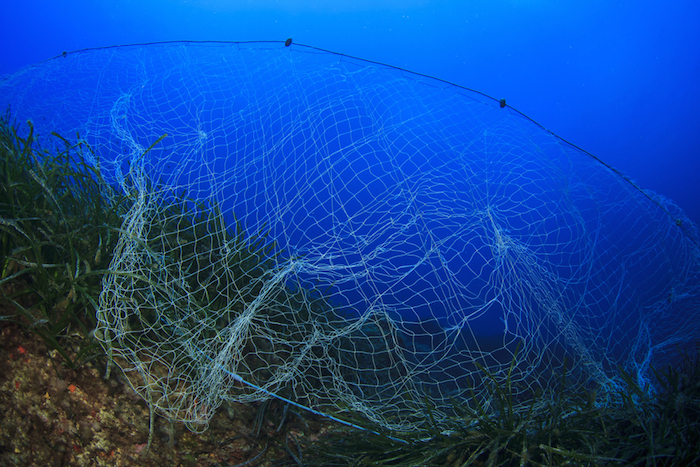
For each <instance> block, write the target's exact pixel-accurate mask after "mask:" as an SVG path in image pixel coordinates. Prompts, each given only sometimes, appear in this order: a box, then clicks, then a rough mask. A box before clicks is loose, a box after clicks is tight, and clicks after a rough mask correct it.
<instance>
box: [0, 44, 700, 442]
mask: <svg viewBox="0 0 700 467" xmlns="http://www.w3.org/2000/svg"><path fill="white" fill-rule="evenodd" d="M0 97H1V98H2V100H1V101H0V103H3V104H4V103H11V104H12V111H13V113H14V115H15V116H18V117H20V118H26V117H33V118H34V123H35V125H36V126H37V128H38V129H44V131H45V132H48V131H51V130H55V131H57V132H59V133H61V134H62V135H64V136H69V135H73V134H75V132H76V131H78V132H79V134H80V137H81V138H83V139H84V140H86V141H87V142H89V143H90V144H91V145H92V146H93V147H94V148H96V151H97V153H98V154H99V156H100V162H99V163H100V167H101V170H102V173H103V176H105V178H106V179H108V180H111V181H113V183H115V185H119V186H121V187H122V189H123V190H124V191H126V192H128V193H130V194H131V200H132V202H133V207H132V208H131V209H130V211H129V212H128V214H127V215H126V217H125V219H124V223H123V226H122V229H121V236H120V240H119V243H118V246H117V248H116V250H115V252H114V259H113V261H112V264H111V266H110V269H111V270H112V271H113V272H112V274H110V275H109V276H108V278H107V279H106V280H105V283H104V290H103V294H102V297H101V300H100V309H99V311H98V319H99V329H98V332H97V335H99V336H101V338H102V340H103V342H104V345H105V348H106V349H108V351H109V352H110V354H111V356H112V357H113V359H114V362H115V363H116V364H117V365H119V366H120V367H121V369H122V370H123V371H124V372H125V374H126V376H127V377H128V379H129V382H130V384H131V385H132V386H133V387H134V389H136V391H137V392H138V393H139V394H141V395H142V396H143V397H144V398H145V399H146V400H147V401H148V402H149V403H150V404H151V406H152V407H154V408H155V409H156V410H157V411H158V412H159V413H160V414H162V415H163V416H165V417H168V418H170V419H173V420H181V421H185V422H188V424H189V426H190V427H191V428H192V429H195V430H196V429H203V428H204V427H206V423H207V421H208V420H209V418H210V417H211V415H212V413H213V411H214V410H215V409H216V408H217V407H218V406H219V404H221V402H222V401H224V400H235V401H242V402H245V401H252V400H261V399H267V398H269V397H271V396H277V397H284V398H286V399H289V400H292V401H295V402H296V403H299V404H301V405H304V406H307V407H310V408H312V409H314V410H316V411H318V412H323V413H336V414H337V413H342V412H344V411H347V412H352V413H354V414H358V413H359V414H362V415H363V416H365V417H367V418H368V419H369V420H372V421H374V422H377V423H379V424H380V425H382V426H384V427H387V428H390V429H396V430H411V429H415V427H417V426H420V425H421V424H422V423H424V422H425V417H426V400H429V401H430V402H429V403H430V404H431V407H433V409H432V411H431V412H432V416H433V417H434V418H435V419H436V420H437V422H438V423H439V421H440V419H441V418H442V417H445V416H447V415H449V414H450V410H451V407H452V404H453V403H454V401H459V400H461V399H463V398H471V397H473V396H475V397H478V398H488V391H486V390H485V389H484V386H483V385H482V384H481V378H482V375H483V373H482V372H481V370H479V368H478V366H479V365H481V366H482V367H484V368H487V369H488V370H489V371H490V372H491V373H492V374H494V375H499V374H500V375H502V374H503V373H504V372H506V371H507V370H508V368H509V367H510V364H511V361H512V360H513V357H514V355H515V351H516V347H517V346H518V345H519V346H520V348H519V351H518V353H517V357H516V365H515V369H514V374H513V380H514V381H518V382H521V383H523V384H522V386H521V387H524V388H525V387H526V388H529V389H535V388H538V387H540V388H547V387H551V386H553V385H556V384H558V382H559V375H560V374H561V369H562V365H563V364H564V359H565V358H566V359H567V361H568V365H567V366H568V367H569V368H573V369H572V370H571V372H570V375H569V381H571V382H572V384H574V383H577V384H590V385H596V386H599V387H600V392H601V393H604V392H605V390H610V389H614V388H615V387H616V386H617V384H618V377H617V374H618V366H620V367H622V368H624V369H626V370H627V371H631V372H633V373H634V374H635V375H636V376H637V378H638V379H639V380H640V381H645V379H646V378H647V376H648V374H649V365H650V364H659V363H660V362H663V361H664V359H665V358H667V357H668V354H669V352H671V351H674V350H675V346H676V345H683V344H684V343H686V342H688V341H690V340H692V339H693V338H694V337H695V336H697V335H698V323H700V321H699V320H698V319H697V317H698V310H699V301H698V292H699V291H700V290H699V279H698V277H699V274H700V262H699V255H698V248H697V234H696V231H695V228H694V226H693V225H692V224H691V223H690V222H689V221H688V220H687V219H685V218H684V216H683V214H682V213H681V212H680V210H679V209H678V208H676V207H675V205H673V204H672V203H671V202H669V201H668V200H665V199H663V198H661V197H659V196H656V195H654V194H652V193H648V192H642V191H641V190H639V189H638V188H637V187H636V186H634V185H633V184H632V183H631V182H629V181H628V180H627V179H625V178H624V177H622V176H620V174H619V173H617V172H616V171H614V170H611V169H610V168H608V167H606V166H605V165H604V164H601V163H600V162H599V161H597V160H596V159H595V158H593V157H591V156H590V155H588V154H586V153H584V152H583V151H581V150H579V149H577V148H575V147H572V146H571V145H570V144H568V143H566V142H564V141H562V140H561V139H559V138H557V137H555V136H554V135H552V134H550V133H549V132H547V131H546V130H544V129H543V128H541V127H539V126H538V125H536V124H535V123H533V122H532V121H530V120H529V119H527V118H526V117H524V116H522V115H521V114H519V113H518V112H516V111H514V110H513V109H511V108H510V107H505V108H500V106H499V103H498V102H496V101H494V100H493V99H491V98H488V97H486V96H483V95H481V94H479V93H476V92H473V91H470V90H466V89H464V88H460V87H458V86H455V85H451V84H448V83H444V82H441V81H439V80H435V79H432V78H427V77H423V76H419V75H415V74H412V73H409V72H406V71H403V70H399V69H395V68H391V67H387V66H383V65H378V64H375V63H368V62H364V61H361V60H357V59H351V58H348V57H344V56H340V55H337V54H333V53H328V52H324V51H319V50H317V49H313V48H309V47H304V46H298V45H292V46H291V47H284V46H283V45H282V44H280V43H250V44H192V43H175V44H159V45H144V46H129V47H118V48H109V49H99V50H89V51H84V52H78V53H72V54H68V55H66V56H64V57H58V58H56V59H52V60H49V61H47V62H44V63H42V64H39V65H37V66H35V67H32V68H30V69H28V70H25V71H24V72H22V73H19V74H17V75H15V76H13V77H11V78H9V79H6V80H5V81H4V82H2V83H1V84H0ZM164 133H167V135H168V136H167V137H166V138H164V139H163V140H162V141H161V142H159V143H158V144H156V145H155V146H154V147H153V148H152V149H151V150H149V151H146V149H147V148H148V147H149V146H150V145H151V144H152V143H153V142H154V141H156V140H157V139H158V138H159V137H160V136H161V135H162V134H164ZM96 162H97V161H96ZM472 391H473V393H472ZM472 394H473V395H472Z"/></svg>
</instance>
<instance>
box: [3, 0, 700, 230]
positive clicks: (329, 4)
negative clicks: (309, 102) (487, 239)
mask: <svg viewBox="0 0 700 467" xmlns="http://www.w3.org/2000/svg"><path fill="white" fill-rule="evenodd" d="M3 3H4V5H3V16H4V17H5V18H6V20H5V22H4V23H5V24H4V26H3V32H4V39H3V45H2V46H0V47H1V48H2V49H1V50H2V53H0V76H4V75H8V74H12V73H15V72H17V71H19V70H20V69H22V68H24V67H27V66H29V65H32V64H34V63H37V62H40V61H42V60H45V59H48V58H51V57H54V56H56V55H59V54H61V53H62V52H64V51H67V52H70V51H74V50H78V49H83V48H90V47H100V46H111V45H116V44H130V43H142V42H153V41H169V40H221V41H243V40H285V39H286V38H288V37H291V38H293V40H294V42H295V43H300V44H308V45H313V46H316V47H320V48H323V49H328V50H332V51H335V52H340V53H344V54H348V55H352V56H356V57H358V58H363V59H367V60H374V61H378V62H382V63H386V64H389V65H394V66H398V67H402V68H406V69H408V70H411V71H415V72H419V73H423V74H427V75H431V76H434V77H437V78H441V79H444V80H447V81H450V82H453V83H455V84H458V85H461V86H465V87H468V88H471V89H475V90H477V91H480V92H483V93H485V94H488V95H490V96H493V97H495V98H498V99H500V98H505V99H507V102H508V104H509V105H510V106H512V107H514V108H516V109H518V110H519V111H521V112H523V113H524V114H526V115H528V116H529V117H530V118H532V119H533V120H535V121H537V122H538V123H540V124H541V125H543V126H544V127H545V128H547V129H549V130H550V131H552V132H554V133H555V134H557V135H559V136H560V137H562V138H564V139H565V140H567V141H569V142H571V143H573V144H575V145H577V146H579V147H581V148H582V149H584V150H586V151H588V152H590V153H592V154H594V155H595V156H597V157H599V158H600V159H602V160H603V161H605V162H607V163H608V164H610V165H611V166H613V167H615V168H617V169H619V170H621V171H622V172H623V173H625V174H626V175H628V176H629V177H631V178H632V179H633V180H635V181H636V182H637V183H638V184H639V185H640V186H642V187H644V188H646V189H651V190H653V191H655V192H657V193H659V194H662V195H664V196H666V197H668V198H670V199H672V200H673V201H674V202H675V203H676V204H678V206H679V207H681V208H682V209H683V210H684V211H685V212H686V214H687V215H688V217H689V218H690V219H691V220H693V221H694V222H696V223H697V222H699V221H700V183H698V182H697V179H698V175H699V174H700V131H699V129H700V121H699V119H698V116H697V112H696V110H695V109H697V108H698V105H700V87H698V85H697V83H698V82H700V53H698V50H700V29H699V28H698V27H697V24H699V23H700V4H698V3H697V2H693V1H664V2H662V1H645V0H643V1H630V0H625V1H618V2H609V1H604V0H593V1H588V2H575V1H560V2H552V1H544V0H506V1H489V0H478V1H448V0H442V1H427V0H324V1H313V0H278V1H274V0H211V1H198V0H189V1H122V0H111V1H103V0H99V1H79V0H73V1H64V2H54V1H34V2H10V1H7V2H3Z"/></svg>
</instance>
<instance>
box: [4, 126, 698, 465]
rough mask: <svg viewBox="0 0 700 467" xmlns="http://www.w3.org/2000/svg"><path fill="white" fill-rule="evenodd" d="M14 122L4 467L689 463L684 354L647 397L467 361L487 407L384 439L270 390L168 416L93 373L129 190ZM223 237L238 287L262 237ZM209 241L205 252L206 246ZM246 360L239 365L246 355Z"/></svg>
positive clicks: (58, 141)
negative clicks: (476, 369)
mask: <svg viewBox="0 0 700 467" xmlns="http://www.w3.org/2000/svg"><path fill="white" fill-rule="evenodd" d="M16 125H17V124H16V123H15V122H13V121H12V120H11V115H10V114H9V113H7V114H5V115H4V116H3V117H2V120H1V121H0V138H1V142H0V144H1V147H0V150H1V151H2V152H1V157H2V159H1V161H0V163H1V168H2V173H1V177H2V185H1V187H2V188H1V191H0V196H1V198H0V210H1V215H2V224H1V225H2V230H1V235H2V237H1V239H2V243H1V246H2V258H3V263H2V271H3V274H2V282H1V285H2V294H3V295H2V300H3V302H2V310H3V312H2V321H0V326H1V330H0V336H1V339H2V358H1V359H0V360H1V361H2V371H1V372H0V374H1V376H0V378H1V379H0V387H2V393H1V394H2V395H1V396H0V404H2V407H3V413H4V414H5V416H4V417H3V421H2V422H1V424H0V430H1V431H0V443H1V444H0V446H1V447H0V459H2V464H3V465H69V464H70V465H163V464H166V463H167V464H170V465H348V466H350V465H368V466H369V465H385V466H422V465H436V466H437V465H441V466H442V465H449V466H468V465H484V466H524V465H532V466H541V465H542V466H544V465H547V466H555V465H639V466H643V465H644V466H646V465H654V466H672V465H693V464H694V463H696V462H697V461H698V460H699V459H700V353H698V349H697V348H694V349H690V350H686V351H685V353H683V354H682V355H680V356H679V357H680V358H679V360H678V363H677V364H676V365H675V366H669V367H667V368H662V369H659V370H658V371H656V373H655V381H656V384H657V385H658V387H659V388H660V390H659V391H658V392H656V393H655V394H650V393H649V392H648V391H647V390H646V388H642V387H639V386H638V385H637V383H636V382H635V381H636V380H635V378H634V377H633V375H625V377H624V381H625V384H624V385H623V387H622V389H621V390H620V391H619V392H618V393H616V394H612V395H611V396H610V397H609V399H608V400H607V401H606V403H604V404H603V403H601V402H600V400H599V398H598V397H597V394H596V387H595V385H593V384H589V385H587V386H585V385H584V386H581V385H578V386H572V385H569V384H568V383H567V374H568V371H569V370H568V369H567V368H566V367H565V368H564V369H563V370H562V371H561V372H560V374H559V375H558V378H559V384H558V385H557V386H556V387H555V388H554V389H552V390H549V391H542V390H535V391H529V390H528V388H527V387H525V388H517V387H516V386H517V385H518V384H521V383H519V382H517V381H513V380H512V379H511V378H510V375H511V372H512V371H513V367H514V364H515V361H516V359H515V358H514V359H513V363H511V366H510V369H509V371H508V372H506V373H505V374H504V375H495V374H492V373H491V372H489V370H488V369H487V368H483V367H482V368H481V369H480V371H482V373H483V378H482V382H483V384H484V385H485V386H486V388H487V390H488V392H489V394H490V395H491V397H490V399H489V403H488V404H482V403H479V402H474V403H463V402H457V401H455V402H454V415H453V416H452V417H451V418H450V419H449V420H448V421H447V423H446V424H445V423H444V422H443V423H441V424H440V425H438V424H437V423H436V424H434V425H433V424H432V423H428V424H426V425H425V426H424V428H422V429H420V430H416V431H415V432H414V433H401V434H399V435H397V434H396V433H391V432H388V431H386V430H385V429H383V428H382V427H380V426H375V425H374V424H373V423H371V422H369V421H368V420H367V419H365V418H364V417H363V416H362V415H361V414H354V415H353V414H352V413H351V412H350V411H339V416H340V415H342V416H343V417H344V419H345V420H348V421H353V422H355V423H357V424H358V425H361V426H363V427H365V428H368V429H372V430H374V431H377V432H379V434H368V433H367V432H366V431H361V430H358V429H356V428H351V427H348V426H342V425H338V424H335V423H333V422H332V421H330V420H327V419H324V418H323V417H320V416H318V415H315V414H312V413H309V412H305V411H303V410H301V409H300V408H298V407H296V406H293V405H290V404H288V403H285V402H284V401H281V400H277V399H274V398H268V399H267V400H265V401H258V402H250V403H248V404H245V403H224V404H223V405H221V406H220V407H219V408H218V410H217V411H216V413H215V414H212V418H211V420H210V424H209V427H208V429H207V430H206V431H204V432H203V433H201V434H196V433H192V432H191V431H189V430H187V429H185V428H184V426H183V425H182V424H178V423H172V422H169V421H168V420H166V419H165V418H163V417H160V416H159V415H157V414H154V413H153V411H151V410H149V407H148V404H147V403H146V400H147V399H146V398H147V396H146V397H144V395H143V394H141V395H138V394H137V392H135V391H134V389H132V387H131V386H130V384H129V382H128V380H127V379H126V378H125V377H124V376H123V375H122V373H121V371H112V373H111V375H110V376H109V377H108V378H106V379H105V378H104V375H105V374H106V373H107V368H108V366H109V365H110V359H109V355H108V352H106V350H105V348H103V347H102V346H100V345H99V343H98V342H97V341H96V340H95V327H96V325H97V321H96V318H95V314H96V311H97V310H96V309H97V307H98V306H99V296H100V293H101V281H102V280H103V278H104V276H105V274H106V273H107V272H108V271H109V265H110V262H111V258H112V254H113V249H114V248H115V245H116V238H117V237H118V234H119V232H120V229H121V220H122V217H123V215H124V213H125V212H126V211H127V210H128V209H129V208H130V205H131V204H132V203H134V202H135V200H134V198H133V197H132V196H130V194H129V193H125V192H123V191H121V190H119V189H116V188H114V187H112V186H110V185H109V184H107V183H106V182H105V181H104V180H103V178H102V177H101V175H100V170H99V166H94V165H91V164H89V163H88V162H86V158H85V157H84V155H85V153H86V151H90V153H91V154H93V155H94V154H95V153H99V148H90V147H89V146H87V145H86V144H85V143H78V144H71V143H69V142H68V141H67V140H65V139H64V138H62V137H60V136H59V135H55V136H54V140H53V141H54V145H53V146H51V147H44V148H40V147H39V146H38V145H37V144H36V142H35V141H34V139H33V136H32V131H31V123H29V124H28V125H29V131H28V132H27V136H25V137H21V136H19V135H18V132H17V130H16ZM93 160H94V158H93ZM170 206H171V207H170V208H169V210H164V211H163V212H166V213H170V214H166V215H164V217H163V219H164V220H163V221H162V224H161V228H160V230H161V231H165V232H167V231H169V230H168V229H169V227H168V225H167V224H168V222H171V223H172V222H175V223H176V224H177V226H178V231H180V234H181V235H183V236H184V235H187V232H188V231H187V229H185V230H184V234H183V233H182V232H183V230H182V229H183V226H184V225H202V223H201V222H192V221H191V219H190V220H188V216H195V217H196V216H200V217H201V216H208V221H207V222H211V223H216V222H219V224H220V221H219V220H218V219H219V216H220V214H217V212H216V210H215V209H213V208H212V209H209V208H204V207H201V206H200V207H199V208H198V209H193V208H192V207H191V206H192V204H187V203H184V202H182V201H177V198H176V197H173V198H172V202H171V203H170ZM195 217H193V218H195ZM212 229H213V228H210V229H209V230H210V231H211V230H212ZM224 231H226V229H224ZM190 232H191V236H192V238H191V239H190V241H189V243H188V242H186V241H185V242H182V243H179V244H178V250H177V251H178V255H180V256H179V258H180V259H179V261H180V263H179V264H180V266H182V264H183V263H182V262H183V261H185V262H186V261H187V260H188V258H191V257H193V255H192V254H191V253H192V252H193V251H195V250H196V249H197V247H198V246H201V245H199V244H197V243H195V238H196V237H197V232H196V231H194V230H190ZM230 232H231V233H230V235H231V239H232V240H233V241H236V242H238V243H239V244H240V245H239V246H238V247H236V248H235V250H236V251H237V252H238V255H239V258H238V259H237V260H236V262H235V264H248V266H246V267H245V268H243V269H238V270H233V272H232V275H231V276H229V277H230V280H231V281H233V283H235V284H236V285H235V287H236V288H238V289H244V288H245V287H246V285H245V284H244V283H243V282H241V281H244V282H246V283H252V282H254V279H255V277H257V276H259V275H261V274H262V273H263V271H264V270H265V268H266V267H267V266H266V264H265V261H264V260H261V258H268V257H269V255H270V252H271V251H272V250H273V248H274V246H273V245H272V244H271V243H270V242H269V241H266V240H265V236H264V233H260V234H259V235H258V234H255V235H250V236H249V235H247V234H246V232H245V229H244V227H243V226H241V224H240V223H238V224H234V228H233V229H232V230H230ZM173 235H174V234H167V233H166V234H165V235H164V236H163V237H161V238H165V239H166V240H165V241H164V242H163V243H162V245H163V248H164V249H167V248H168V245H169V244H168V242H174V241H176V240H175V238H174V237H173ZM205 238H206V237H205ZM231 239H229V241H230V240H231ZM200 241H201V240H200ZM211 241H212V240H211V238H210V239H209V243H207V244H206V245H205V246H206V248H207V249H209V250H215V249H216V248H215V247H214V246H212V244H211ZM188 248H189V249H188ZM188 252H189V253H188ZM188 254H189V256H188ZM277 254H281V253H279V252H278V253H277ZM256 255H257V256H256ZM241 256H243V257H245V258H249V260H248V262H247V263H246V261H240V257H241ZM256 258H258V259H256ZM254 259H255V261H254ZM195 266H197V265H194V264H193V265H191V267H195ZM198 266H199V268H200V269H198V270H197V272H196V274H195V275H194V276H192V277H194V278H196V280H195V282H196V283H201V282H204V279H203V277H204V276H207V277H208V276H211V271H208V270H207V268H211V267H213V266H211V265H205V264H199V265H198ZM229 269H230V268H229ZM256 271H257V272H256ZM216 285H217V287H223V288H226V287H230V285H229V284H223V283H220V282H219V283H217V284H216ZM193 286H194V285H193ZM206 290H207V288H203V289H202V293H205V291H206ZM209 291H210V293H214V292H213V291H212V289H211V288H210V289H209ZM253 292H254V290H253ZM253 292H251V293H253ZM288 293H290V294H292V292H291V291H290V292H288ZM295 293H302V291H300V290H297V291H296V292H295ZM218 296H221V293H219V294H218ZM319 297H320V296H319ZM319 300H321V298H319ZM286 303H295V301H294V300H293V299H288V300H286ZM303 303H304V301H302V300H299V301H298V306H303ZM319 306H320V307H322V308H323V307H326V308H328V307H331V305H329V304H327V303H322V302H319ZM283 311H284V310H282V311H280V310H278V312H280V313H282V314H284V313H283ZM220 315H221V314H220V313H218V314H217V316H220ZM153 319H154V318H153V315H149V314H148V313H144V317H143V320H144V321H143V322H140V323H136V322H132V323H130V325H131V326H132V328H134V329H136V330H138V328H139V327H147V328H149V329H150V328H153V322H152V320H153ZM193 319H194V318H193ZM199 319H208V318H206V317H200V318H199ZM143 323H146V325H147V326H146V325H144V324H143ZM213 326H214V327H213V328H212V329H216V323H214V324H213ZM219 326H222V325H221V323H219ZM212 332H214V331H212ZM142 338H144V339H161V338H162V336H158V335H157V333H155V334H154V333H153V332H151V335H148V336H144V337H142ZM107 350H108V349H107ZM249 365H250V368H251V371H254V370H255V368H256V366H255V365H256V363H255V362H254V361H252V362H250V363H249ZM477 400H478V399H476V398H475V401H477ZM420 403H421V404H422V407H423V410H424V411H425V413H426V417H427V419H429V420H430V419H431V418H432V416H431V411H432V410H433V404H432V403H431V401H430V400H429V399H428V398H426V399H425V400H423V401H420ZM149 443H150V444H151V445H150V446H148V445H149Z"/></svg>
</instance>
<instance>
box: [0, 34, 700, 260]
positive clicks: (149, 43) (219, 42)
mask: <svg viewBox="0 0 700 467" xmlns="http://www.w3.org/2000/svg"><path fill="white" fill-rule="evenodd" d="M256 43H270V44H285V41H276V40H270V41H194V40H173V41H154V42H139V43H133V44H118V45H110V46H103V47H86V48H84V49H77V50H73V51H70V52H63V53H61V55H57V56H55V57H52V58H48V59H46V60H43V61H40V62H37V63H35V64H33V65H29V67H28V68H31V67H34V66H38V65H41V64H43V63H45V62H48V61H50V60H56V59H60V58H65V57H66V56H67V55H69V54H77V53H82V52H90V51H94V50H106V49H112V48H119V47H139V46H148V45H161V44H256ZM293 45H294V46H295V47H305V48H308V49H312V50H317V51H319V52H326V53H329V54H333V55H337V56H339V57H347V58H350V59H353V60H360V61H363V62H367V63H372V64H375V65H379V66H382V67H387V68H393V69H396V70H400V71H403V72H406V73H408V74H409V75H416V76H421V77H423V78H429V79H431V80H434V81H436V82H440V83H444V84H446V85H448V86H453V87H456V88H460V89H463V90H465V91H469V92H473V93H478V94H480V95H482V96H484V97H487V98H489V99H492V100H493V101H494V102H499V101H500V99H496V98H495V97H492V96H489V95H487V94H484V93H482V92H481V91H477V90H475V89H471V88H468V87H466V86H462V85H460V84H456V83H453V82H451V81H447V80H444V79H442V78H437V77H435V76H432V75H428V74H425V73H419V72H415V71H411V70H408V69H405V68H401V67H398V66H394V65H388V64H386V63H384V62H378V61H374V60H367V59H363V58H359V57H355V56H352V55H348V54H344V53H341V52H334V51H332V50H328V49H323V48H321V47H315V46H312V45H306V44H301V43H297V42H294V44H293ZM20 72H21V71H20ZM11 76H14V75H6V76H3V77H2V78H0V80H6V79H9V78H10V77H11ZM503 102H504V103H505V99H503ZM506 105H507V107H508V108H509V109H510V110H512V111H514V112H517V113H518V114H519V115H520V116H521V117H523V118H526V119H527V120H529V121H531V122H532V123H534V124H535V125H537V126H539V127H540V128H542V129H543V130H545V131H546V132H548V133H549V134H551V135H552V136H554V137H555V138H557V139H558V140H560V141H562V142H563V143H566V144H568V145H570V146H571V147H573V148H575V149H577V150H578V151H580V152H582V153H584V154H586V155H588V156H589V157H591V158H592V159H594V160H596V161H597V162H599V163H600V164H602V165H603V166H605V167H606V168H607V169H608V170H611V171H612V172H614V173H615V174H617V175H618V176H619V177H620V178H622V179H623V180H625V181H626V182H627V183H629V184H630V185H631V186H633V187H634V189H636V190H637V191H639V192H640V193H641V194H642V195H644V196H645V197H646V198H648V199H649V200H650V201H651V202H652V203H654V204H656V205H657V206H658V207H659V208H660V209H662V210H663V211H664V212H665V213H666V214H668V216H669V217H670V218H672V219H673V221H674V222H675V223H676V225H677V226H678V227H679V228H680V229H681V230H683V232H684V233H685V234H686V235H687V237H688V240H689V241H691V242H693V243H694V244H695V245H696V246H698V247H700V243H698V241H697V239H695V238H694V237H693V236H692V235H691V234H690V232H688V231H687V230H686V228H685V226H684V225H683V222H682V220H681V219H679V218H676V217H674V215H673V214H672V213H671V212H670V211H668V209H667V208H666V207H665V206H664V205H663V204H661V203H660V202H659V201H658V200H657V199H655V198H654V197H652V196H650V195H649V193H647V191H646V190H644V189H643V188H642V187H640V186H639V185H638V184H637V183H636V182H635V181H634V180H632V179H631V178H630V177H628V176H627V175H625V174H624V173H622V172H621V171H620V170H618V169H617V168H615V167H613V166H611V165H609V164H608V163H607V162H605V161H603V160H602V159H600V158H599V157H597V156H595V155H594V154H591V153H590V152H588V151H586V150H585V149H582V148H581V147H579V146H577V145H575V144H573V143H571V142H569V141H567V140H565V139H564V138H562V137H561V136H559V135H557V134H556V133H554V132H552V131H551V130H549V129H547V128H546V127H544V126H542V125H541V124H540V123H538V122H536V121H535V120H533V119H532V118H530V117H529V116H527V115H526V114H524V113H522V112H521V111H520V110H518V109H516V108H514V107H512V106H511V105H508V104H506Z"/></svg>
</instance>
